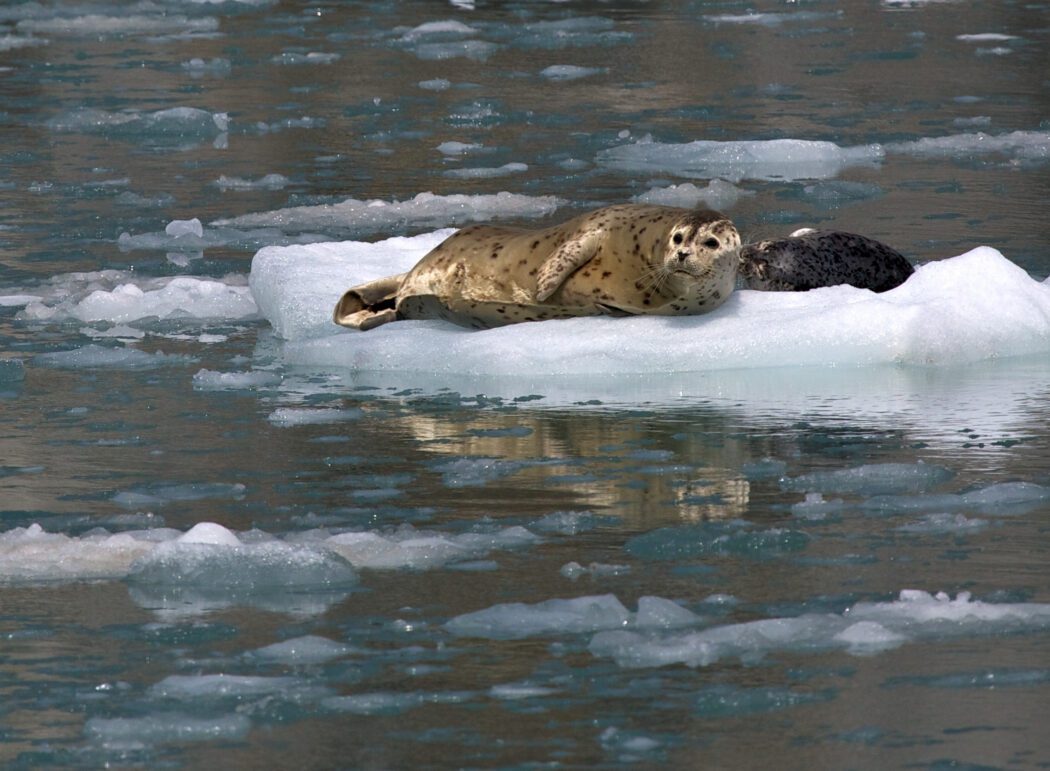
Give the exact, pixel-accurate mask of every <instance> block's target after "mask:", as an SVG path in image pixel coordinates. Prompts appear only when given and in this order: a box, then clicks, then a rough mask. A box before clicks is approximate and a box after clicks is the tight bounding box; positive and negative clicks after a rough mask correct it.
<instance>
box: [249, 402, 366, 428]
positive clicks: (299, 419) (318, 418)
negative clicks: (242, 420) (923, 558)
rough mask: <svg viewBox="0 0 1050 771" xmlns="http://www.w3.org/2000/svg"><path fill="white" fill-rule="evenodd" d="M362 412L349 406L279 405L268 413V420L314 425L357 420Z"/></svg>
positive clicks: (282, 423) (286, 425)
mask: <svg viewBox="0 0 1050 771" xmlns="http://www.w3.org/2000/svg"><path fill="white" fill-rule="evenodd" d="M363 414H364V413H362V412H361V410H359V409H357V408H356V407H354V408H349V409H345V410H341V409H336V408H334V407H279V408H277V409H276V410H274V411H273V412H271V413H270V415H269V418H268V419H269V421H270V422H271V423H273V424H274V425H275V426H280V427H281V428H289V427H291V426H316V425H320V424H324V423H344V422H346V421H348V420H359V419H360V418H361V416H362V415H363Z"/></svg>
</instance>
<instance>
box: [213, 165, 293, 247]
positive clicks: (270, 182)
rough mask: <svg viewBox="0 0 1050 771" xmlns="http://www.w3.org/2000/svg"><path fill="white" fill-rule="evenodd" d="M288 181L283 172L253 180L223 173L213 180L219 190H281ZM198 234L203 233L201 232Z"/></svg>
mask: <svg viewBox="0 0 1050 771" xmlns="http://www.w3.org/2000/svg"><path fill="white" fill-rule="evenodd" d="M290 181H291V180H289V179H288V177H286V176H284V175H283V174H267V175H266V176H264V177H260V178H259V179H255V180H252V179H242V178H240V177H227V176H226V175H225V174H223V175H222V176H220V177H219V178H218V179H217V180H215V184H216V185H218V187H219V189H220V190H237V191H241V190H283V189H284V188H285V187H287V186H288V183H289V182H290ZM200 235H203V232H202V233H201V234H200Z"/></svg>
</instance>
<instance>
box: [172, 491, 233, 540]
mask: <svg viewBox="0 0 1050 771" xmlns="http://www.w3.org/2000/svg"><path fill="white" fill-rule="evenodd" d="M240 487H241V492H243V491H244V485H241V486H240ZM175 542H176V543H206V544H211V545H212V546H240V545H241V539H240V538H238V537H237V536H236V535H234V534H233V532H232V531H230V530H229V529H228V528H225V527H223V526H222V525H219V524H217V523H215V522H198V523H197V524H196V525H194V526H193V527H191V528H190V529H189V530H187V531H186V532H185V533H183V534H182V535H180V536H179V537H178V538H176V539H175Z"/></svg>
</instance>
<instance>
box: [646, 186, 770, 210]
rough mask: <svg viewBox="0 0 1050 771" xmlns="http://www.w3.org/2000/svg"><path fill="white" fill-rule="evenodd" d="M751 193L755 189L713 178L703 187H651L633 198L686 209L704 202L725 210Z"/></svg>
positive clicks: (706, 204) (714, 207)
mask: <svg viewBox="0 0 1050 771" xmlns="http://www.w3.org/2000/svg"><path fill="white" fill-rule="evenodd" d="M751 195H754V192H753V191H750V190H743V189H741V188H739V187H737V186H736V185H734V184H732V183H730V182H726V181H725V180H722V179H712V180H711V181H710V182H708V183H707V187H703V188H700V187H697V186H696V185H694V184H693V183H692V182H683V183H682V184H680V185H668V186H667V187H654V188H650V189H649V190H647V191H646V192H644V193H640V194H639V195H636V196H635V197H634V199H633V200H634V201H636V202H638V203H652V204H657V205H659V206H681V207H682V208H686V209H689V208H693V207H695V206H699V205H701V204H703V205H704V206H706V207H708V208H709V209H714V210H715V211H722V212H724V211H727V210H729V209H731V208H733V207H734V206H736V204H737V201H739V200H740V199H741V198H742V197H744V196H751Z"/></svg>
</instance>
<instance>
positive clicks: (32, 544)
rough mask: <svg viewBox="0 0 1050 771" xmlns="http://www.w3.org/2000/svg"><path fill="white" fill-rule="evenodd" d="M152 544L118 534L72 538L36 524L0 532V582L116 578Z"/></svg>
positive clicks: (148, 549) (152, 545)
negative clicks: (47, 530)
mask: <svg viewBox="0 0 1050 771" xmlns="http://www.w3.org/2000/svg"><path fill="white" fill-rule="evenodd" d="M154 547H155V543H153V542H152V541H149V540H144V539H141V538H138V537H136V534H131V533H119V534H117V535H109V534H108V533H99V534H96V535H89V536H83V537H81V538H73V537H71V536H67V535H64V534H62V533H47V532H45V531H44V530H43V528H41V527H40V525H36V524H34V525H30V526H29V527H27V528H23V527H16V528H14V529H13V530H8V531H6V532H3V533H0V581H3V582H35V581H69V580H97V579H102V578H120V577H122V576H124V575H125V574H126V573H127V571H128V567H129V566H130V565H131V564H132V562H134V561H135V560H136V559H138V558H140V557H142V556H144V555H146V554H148V553H150V552H151V551H153V549H154Z"/></svg>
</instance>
